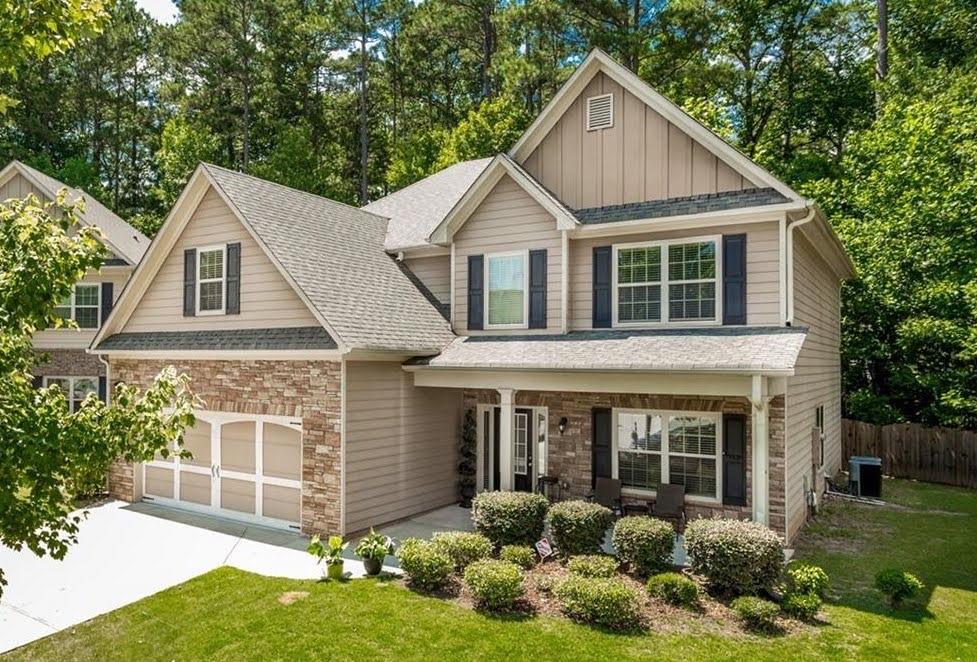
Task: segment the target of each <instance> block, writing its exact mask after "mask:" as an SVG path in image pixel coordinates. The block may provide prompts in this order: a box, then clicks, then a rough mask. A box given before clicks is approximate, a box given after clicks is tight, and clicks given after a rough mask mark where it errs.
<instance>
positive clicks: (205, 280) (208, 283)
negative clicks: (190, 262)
mask: <svg viewBox="0 0 977 662" xmlns="http://www.w3.org/2000/svg"><path fill="white" fill-rule="evenodd" d="M226 250H227V247H226V246H210V247H207V248H201V249H199V250H198V251H197V314H198V315H221V314H223V313H224V290H225V283H226V280H227V268H226V264H227V259H226V258H227V254H226Z"/></svg>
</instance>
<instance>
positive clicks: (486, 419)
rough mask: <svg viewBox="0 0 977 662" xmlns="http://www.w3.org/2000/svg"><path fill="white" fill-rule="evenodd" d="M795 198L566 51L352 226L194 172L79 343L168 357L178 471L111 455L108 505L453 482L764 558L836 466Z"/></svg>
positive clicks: (814, 298)
mask: <svg viewBox="0 0 977 662" xmlns="http://www.w3.org/2000/svg"><path fill="white" fill-rule="evenodd" d="M851 275H852V265H851V262H850V260H849V258H848V257H847V255H846V254H845V251H844V249H843V248H842V246H841V244H840V242H839V241H838V239H837V237H836V236H835V235H834V233H833V232H832V231H831V229H830V227H829V225H828V224H827V222H826V220H825V218H824V216H823V215H822V214H821V212H820V211H819V210H818V208H817V207H816V205H815V204H814V203H813V202H811V201H810V200H806V199H804V198H803V197H801V196H800V195H798V194H797V193H796V192H794V191H793V190H792V189H790V188H789V187H788V186H786V185H785V184H784V183H783V182H781V181H779V180H778V179H776V178H775V177H774V176H772V175H771V174H770V173H768V172H767V171H765V170H764V169H763V168H761V167H760V166H758V165H757V164H755V163H753V162H752V161H750V160H749V159H748V158H746V157H745V156H743V155H742V154H741V153H739V152H738V151H736V150H735V149H733V148H732V147H730V146H729V145H728V144H726V143H725V142H723V141H722V140H721V139H719V138H718V137H717V136H716V135H714V134H713V133H711V132H710V131H709V130H707V129H706V128H704V127H703V126H702V125H700V124H699V123H698V122H696V121H695V120H693V119H692V118H691V117H689V116H688V115H687V114H686V113H684V112H683V111H682V110H680V109H679V108H678V107H676V106H675V105H674V104H672V103H671V102H669V101H668V100H666V99H665V98H663V97H662V96H660V95H659V94H657V93H656V92H655V91H654V90H652V89H651V88H649V87H648V86H647V85H646V84H645V83H643V82H642V81H641V80H640V79H638V78H637V77H636V76H635V75H633V74H632V73H631V72H629V71H627V70H626V69H624V68H623V67H621V66H619V65H618V64H617V63H615V62H614V61H612V60H611V59H610V58H609V57H608V56H607V55H605V54H603V53H601V52H599V51H595V52H593V53H591V54H590V55H589V56H588V57H587V59H586V60H585V61H584V62H583V63H582V64H581V66H580V67H579V68H578V69H577V71H576V72H575V73H574V74H573V76H571V78H570V79H569V80H568V81H567V83H566V84H565V85H564V86H563V88H562V89H561V90H560V92H559V93H558V94H557V95H556V97H555V98H554V99H553V100H552V101H551V102H550V103H549V104H548V105H547V107H546V108H545V109H544V111H543V112H542V114H541V115H540V116H539V117H538V118H537V119H536V121H535V122H534V123H533V124H532V125H531V126H530V127H529V129H527V131H526V132H525V134H524V135H523V136H522V137H521V138H520V139H519V141H518V142H517V143H516V144H515V145H514V146H513V147H512V149H511V150H510V151H509V152H508V153H506V154H500V155H498V156H496V157H494V158H491V159H482V160H478V161H469V162H466V163H460V164H457V165H454V166H452V167H450V168H447V169H445V170H443V171H441V172H439V173H437V174H435V175H433V176H431V177H428V178H427V179H424V180H422V181H420V182H418V183H416V184H414V185H412V186H409V187H407V188H405V189H402V190H400V191H398V192H396V193H394V194H392V195H389V196H387V197H385V198H383V199H381V200H378V201H376V202H374V203H372V204H370V205H367V206H366V207H365V208H364V209H362V210H358V209H353V208H350V207H347V206H345V205H341V204H339V203H335V202H331V201H329V200H325V199H323V198H320V197H318V196H315V195H311V194H308V193H302V192H299V191H295V190H292V189H289V188H286V187H283V186H279V185H276V184H272V183H269V182H265V181H262V180H260V179H256V178H253V177H249V176H246V175H242V174H239V173H235V172H231V171H228V170H224V169H222V168H217V167H215V166H210V165H201V166H200V167H199V168H198V169H197V171H196V172H195V173H194V175H193V177H192V178H191V181H190V182H189V184H188V185H187V188H186V189H185V190H184V192H183V194H182V195H181V197H180V199H179V200H178V202H177V203H176V206H175V207H174V209H173V210H172V212H171V213H170V215H169V217H168V218H167V221H166V223H165V224H164V226H163V228H162V230H161V231H160V233H159V235H158V236H157V238H156V240H155V241H154V242H153V245H152V246H151V248H150V250H149V252H148V253H147V255H146V257H145V259H144V260H143V261H142V263H141V264H140V265H139V267H138V269H137V270H136V272H135V274H134V276H133V278H132V282H131V284H130V286H129V287H128V288H127V289H126V292H125V294H124V296H123V297H122V298H121V300H120V301H119V302H118V305H117V306H116V308H115V310H114V312H113V314H112V316H111V317H110V318H109V320H108V322H107V323H106V325H105V326H104V327H103V329H102V330H101V331H100V332H99V334H98V336H97V337H96V338H95V340H94V342H93V345H92V350H91V351H92V352H94V353H96V354H98V355H101V356H104V357H106V358H107V359H108V361H109V363H110V366H111V368H110V377H111V379H112V380H113V381H125V382H130V383H138V384H146V383H148V382H149V381H150V380H151V379H152V377H153V376H154V375H155V374H156V373H157V372H158V371H159V370H160V369H161V368H162V367H164V366H166V365H170V364H174V365H176V366H177V368H178V369H179V370H182V371H185V372H187V373H188V374H190V376H191V377H192V378H193V388H194V389H195V391H196V392H197V393H198V394H199V395H200V396H201V397H202V398H203V399H204V401H205V402H206V407H205V411H203V412H201V414H200V417H199V418H200V422H199V423H198V425H197V427H196V428H194V429H193V430H191V431H190V432H188V434H187V437H186V443H187V446H188V447H189V448H190V450H191V451H192V452H193V454H194V459H193V460H190V461H180V460H165V461H164V460H156V461H153V462H149V463H147V464H145V465H143V466H138V467H133V466H127V465H123V464H119V465H118V466H117V467H116V468H115V469H114V470H113V472H112V475H111V476H110V485H111V487H112V490H113V492H114V493H115V494H116V495H117V496H119V497H122V498H125V499H139V498H146V499H153V500H157V501H162V502H166V503H171V504H175V505H180V506H184V507H190V508H201V509H205V510H207V511H210V512H219V513H223V514H225V515H229V516H234V517H243V518H245V519H248V520H252V521H259V522H263V523H267V524H272V525H278V526H292V527H295V528H300V529H301V530H302V531H305V532H308V533H312V532H325V531H329V532H344V533H347V534H348V533H352V532H356V531H361V530H363V529H365V528H367V527H369V526H377V525H382V524H384V523H387V522H390V521H394V520H397V519H400V518H404V517H408V516H410V515H413V514H416V513H419V512H423V511H425V510H430V509H433V508H436V507H438V506H442V505H445V504H449V503H451V502H453V501H455V500H456V498H457V497H456V495H457V479H458V476H457V459H458V454H457V445H458V438H459V431H460V426H461V420H462V417H463V415H464V413H465V412H466V411H471V412H472V413H473V414H476V420H477V428H478V475H477V484H478V489H479V490H488V489H503V490H513V489H515V490H531V489H535V488H536V487H537V481H538V477H539V476H541V475H546V476H550V477H555V478H556V479H557V482H558V483H559V485H560V488H561V490H560V491H561V492H562V495H563V496H582V495H584V494H586V493H587V492H588V491H589V490H590V489H591V486H592V485H593V481H594V480H595V478H596V477H598V476H610V477H617V478H620V479H621V481H622V482H623V484H624V489H625V496H626V498H628V499H629V500H652V499H654V494H655V488H656V486H657V485H659V484H660V483H662V482H672V483H682V484H684V485H685V488H686V491H687V494H688V497H687V502H688V511H689V513H690V514H691V515H692V516H695V515H700V514H701V515H715V514H719V515H726V516H736V517H750V518H753V519H755V520H757V521H761V522H764V523H767V524H768V525H769V526H771V527H772V528H774V529H775V530H777V531H778V532H779V533H781V534H783V535H784V536H785V537H786V538H787V539H788V540H791V539H792V538H793V537H794V535H795V534H796V533H797V531H798V530H799V529H800V527H801V525H802V524H803V522H804V521H805V519H806V514H807V512H808V500H809V499H812V498H816V496H817V493H818V491H819V490H820V489H821V486H822V485H823V476H824V475H825V474H830V473H833V472H836V471H837V470H838V469H839V468H840V466H841V444H840V388H841V384H840V365H839V336H840V333H839V330H840V299H839V292H840V285H841V282H842V280H843V279H845V278H847V277H849V276H851Z"/></svg>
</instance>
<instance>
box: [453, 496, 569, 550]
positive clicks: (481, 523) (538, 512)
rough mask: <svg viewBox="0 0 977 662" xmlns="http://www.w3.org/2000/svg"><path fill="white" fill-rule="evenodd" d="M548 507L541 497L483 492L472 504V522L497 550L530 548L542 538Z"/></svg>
mask: <svg viewBox="0 0 977 662" xmlns="http://www.w3.org/2000/svg"><path fill="white" fill-rule="evenodd" d="M549 505H550V504H549V501H547V500H546V497H544V496H543V495H542V494H529V493H527V492H482V493H481V494H479V495H478V496H476V497H475V499H474V500H473V501H472V521H473V522H474V523H475V529H476V530H477V531H478V532H479V533H481V534H482V535H484V536H486V537H487V538H488V539H489V540H491V541H492V543H493V544H494V545H495V546H496V547H502V546H503V545H532V544H533V543H535V542H536V541H537V540H539V539H540V537H541V536H542V535H543V525H544V524H545V522H546V510H547V509H548V508H549Z"/></svg>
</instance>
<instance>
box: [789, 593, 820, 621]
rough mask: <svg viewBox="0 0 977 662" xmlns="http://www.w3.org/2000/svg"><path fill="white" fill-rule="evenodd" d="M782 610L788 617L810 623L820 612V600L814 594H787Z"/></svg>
mask: <svg viewBox="0 0 977 662" xmlns="http://www.w3.org/2000/svg"><path fill="white" fill-rule="evenodd" d="M783 608H784V613H786V614H787V615H788V616H793V617H794V618H799V619H801V620H802V621H811V620H814V617H815V616H817V615H818V612H819V611H820V610H821V598H820V597H818V596H817V595H815V594H814V593H788V594H787V595H786V596H784V604H783Z"/></svg>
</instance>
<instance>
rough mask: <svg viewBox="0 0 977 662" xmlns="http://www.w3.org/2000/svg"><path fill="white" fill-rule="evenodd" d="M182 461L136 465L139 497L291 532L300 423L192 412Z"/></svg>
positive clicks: (297, 493) (296, 512)
mask: <svg viewBox="0 0 977 662" xmlns="http://www.w3.org/2000/svg"><path fill="white" fill-rule="evenodd" d="M184 446H185V447H186V450H188V451H189V452H190V453H192V455H193V457H192V458H189V459H180V458H173V457H171V458H168V459H163V458H162V457H159V456H158V457H157V458H156V459H155V460H154V461H152V462H147V463H146V464H144V465H143V498H145V499H146V500H150V501H154V502H160V503H168V504H171V505H175V506H181V507H185V508H190V509H193V510H203V511H207V512H212V513H216V514H220V515H222V516H226V517H234V518H235V519H243V520H247V521H252V522H258V523H261V524H267V525H270V526H279V527H289V528H298V525H299V520H300V518H301V503H302V424H301V422H300V421H297V420H294V419H288V418H284V417H280V416H246V415H243V414H227V413H223V412H198V413H197V425H196V426H195V427H194V428H193V429H190V430H187V431H186V434H185V435H184Z"/></svg>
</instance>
